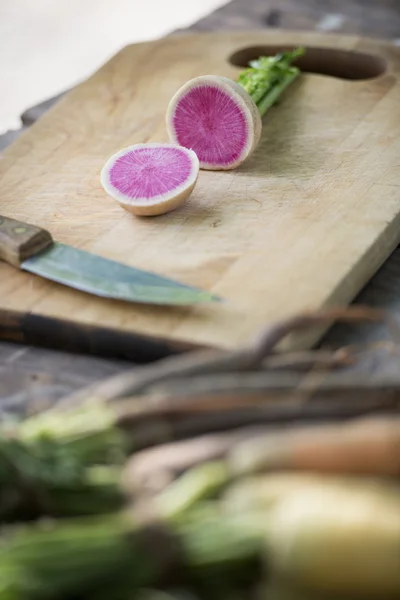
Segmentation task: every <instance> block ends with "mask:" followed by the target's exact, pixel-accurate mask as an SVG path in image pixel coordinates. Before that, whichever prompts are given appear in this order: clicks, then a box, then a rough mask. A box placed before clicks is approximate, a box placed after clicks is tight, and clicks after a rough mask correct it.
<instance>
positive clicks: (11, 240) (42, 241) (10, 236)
mask: <svg viewBox="0 0 400 600" xmlns="http://www.w3.org/2000/svg"><path fill="white" fill-rule="evenodd" d="M52 243H53V238H52V237H51V235H50V233H49V232H48V231H46V230H45V229H41V228H40V227H36V226H35V225H30V224H29V223H22V222H21V221H15V220H14V219H9V218H8V217H2V216H1V215H0V260H2V261H5V262H7V263H9V264H10V265H13V266H14V267H18V268H19V267H20V266H21V263H22V262H23V261H24V260H26V259H27V258H31V257H32V256H35V255H36V254H38V253H39V252H41V251H42V250H44V249H45V248H47V247H48V246H50V245H51V244H52Z"/></svg>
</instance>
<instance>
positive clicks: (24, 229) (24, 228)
mask: <svg viewBox="0 0 400 600" xmlns="http://www.w3.org/2000/svg"><path fill="white" fill-rule="evenodd" d="M14 233H26V227H15V229H14Z"/></svg>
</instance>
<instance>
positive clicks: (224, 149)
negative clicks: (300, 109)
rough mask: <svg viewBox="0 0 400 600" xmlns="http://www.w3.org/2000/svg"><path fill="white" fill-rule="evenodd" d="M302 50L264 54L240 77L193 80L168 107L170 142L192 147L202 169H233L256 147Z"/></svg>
mask: <svg viewBox="0 0 400 600" xmlns="http://www.w3.org/2000/svg"><path fill="white" fill-rule="evenodd" d="M302 53H303V49H301V48H298V49H296V50H294V51H293V52H286V53H282V54H277V55H276V56H272V57H266V56H264V57H260V58H259V59H258V60H256V61H252V62H251V63H250V67H249V68H248V69H245V70H244V71H243V72H242V73H241V74H240V76H239V78H238V80H237V81H234V80H232V79H230V78H228V77H224V76H217V75H200V76H199V77H195V78H193V79H190V80H189V81H187V82H186V83H185V84H184V85H183V86H182V87H181V88H180V89H178V91H177V92H176V93H175V94H174V96H173V97H172V98H171V100H170V102H169V105H168V108H167V114H166V124H167V131H168V134H169V138H170V140H171V141H173V142H175V143H177V144H179V145H181V146H184V147H186V148H191V149H192V150H194V151H195V152H196V154H197V156H198V158H199V162H200V168H202V169H209V170H228V169H235V168H236V167H238V166H239V165H241V164H242V163H243V162H244V161H245V160H246V159H247V158H248V157H249V156H250V155H251V154H252V153H253V151H254V150H255V148H256V147H257V145H258V143H259V141H260V136H261V130H262V117H263V116H264V114H265V112H266V111H267V110H268V109H269V108H270V107H271V106H272V105H273V104H274V103H275V102H276V100H277V99H278V97H279V96H280V95H281V94H282V92H283V91H284V90H285V89H286V87H287V86H288V85H289V84H290V83H291V82H292V81H293V80H294V79H295V78H296V77H297V75H298V74H299V69H298V68H297V67H294V66H292V65H291V62H292V61H293V60H294V59H296V58H297V57H298V56H299V55H300V54H302Z"/></svg>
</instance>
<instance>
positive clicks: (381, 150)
mask: <svg viewBox="0 0 400 600" xmlns="http://www.w3.org/2000/svg"><path fill="white" fill-rule="evenodd" d="M263 44H266V45H275V46H276V45H277V44H278V45H279V44H283V45H287V44H288V45H290V46H292V45H294V44H304V45H306V46H312V47H325V48H338V49H342V50H351V51H355V50H357V51H359V52H364V53H371V54H373V55H377V56H379V57H381V58H383V59H384V60H386V61H387V64H388V67H387V72H386V73H385V74H384V75H382V76H381V77H378V78H374V79H369V80H366V81H357V82H355V81H350V80H346V79H340V78H335V77H326V76H323V75H319V74H315V73H306V74H303V75H302V77H301V78H300V80H299V81H297V82H295V84H293V86H292V88H291V89H290V91H287V92H286V94H285V96H284V97H283V98H282V101H281V102H280V104H279V106H277V107H275V108H274V109H273V110H271V111H270V112H269V113H267V116H266V117H265V119H264V131H263V136H262V140H261V143H260V145H259V148H258V149H257V151H256V152H255V154H254V155H253V157H252V158H251V159H250V160H249V161H247V162H246V163H245V164H244V165H243V166H242V167H241V168H239V169H237V170H236V171H234V172H229V173H215V172H213V173H210V172H202V173H201V176H200V177H199V181H198V184H197V187H196V190H195V192H194V193H193V194H192V196H191V198H190V201H189V202H188V203H187V205H186V206H185V207H184V208H183V209H182V210H178V211H175V212H174V213H170V214H169V215H165V216H162V217H159V218H157V219H153V220H146V219H143V220H139V219H137V218H135V217H132V216H131V215H128V214H126V213H125V211H122V209H121V208H120V207H119V206H118V205H116V203H115V202H114V201H113V200H112V199H111V198H109V197H108V196H107V195H106V194H105V193H104V191H103V190H102V188H101V186H100V184H99V172H100V169H101V167H102V165H103V164H104V162H105V160H106V159H107V158H108V156H110V155H111V154H112V153H113V152H115V151H116V150H118V149H119V148H121V147H124V146H126V145H129V144H131V143H135V142H144V141H163V140H165V139H166V133H165V122H164V120H165V109H166V106H167V104H168V101H169V99H170V98H171V96H172V94H173V93H174V91H175V90H176V89H177V88H178V87H179V86H180V85H182V84H183V83H184V82H185V81H186V80H187V79H189V78H190V77H194V76H196V75H198V74H205V73H219V74H222V75H226V76H230V77H233V78H236V76H237V74H238V72H239V71H238V68H237V67H233V66H232V65H231V64H229V57H230V56H231V55H232V54H233V53H235V52H237V51H238V50H239V49H241V48H246V47H252V46H260V45H263ZM399 75H400V50H398V49H396V48H394V47H392V46H389V45H385V44H384V43H381V42H378V41H373V40H365V39H360V38H357V37H342V36H328V37H327V36H326V35H325V34H309V33H296V34H294V33H293V32H286V33H285V32H270V33H268V34H267V33H264V32H240V33H235V34H234V35H233V34H224V35H222V34H219V35H205V36H204V35H198V36H187V37H184V36H177V37H174V36H172V37H169V38H167V39H164V40H160V41H158V42H154V43H149V44H138V45H134V46H130V47H128V48H126V49H124V50H123V51H122V52H121V53H119V54H118V55H117V56H116V57H114V58H113V59H112V60H111V61H110V62H109V63H108V64H106V65H105V66H104V67H103V68H102V69H101V70H100V71H99V72H98V73H96V74H95V75H94V76H93V77H91V78H90V79H89V80H88V81H86V82H85V83H83V84H82V85H80V86H78V88H76V89H75V90H73V91H72V92H70V93H69V94H68V95H67V96H65V97H64V98H63V99H61V100H60V102H59V103H58V104H57V105H56V106H55V107H54V108H53V109H51V110H50V111H49V112H48V113H47V114H46V115H45V116H44V117H43V118H42V119H41V120H40V121H38V122H37V123H36V124H34V125H33V126H32V127H31V128H30V130H29V131H28V132H27V133H26V134H25V135H24V136H23V137H21V138H20V139H19V140H17V141H16V142H15V143H14V144H13V145H12V146H10V147H9V148H8V149H7V150H6V151H5V153H4V154H3V160H2V161H1V163H0V181H1V185H2V200H1V210H2V212H3V213H4V214H6V215H7V216H10V217H13V218H18V219H21V220H23V219H24V220H29V221H30V222H33V223H35V224H37V225H40V226H41V227H45V228H46V229H48V230H49V231H50V232H51V233H52V235H53V237H54V238H55V239H57V240H58V241H61V242H64V243H69V244H72V245H74V246H77V247H80V248H84V249H86V250H89V251H92V252H96V253H98V254H101V255H104V256H107V257H109V258H112V259H116V260H120V261H123V262H127V263H129V264H132V265H137V266H139V267H141V268H145V269H149V270H154V271H156V272H160V273H163V274H166V275H167V276H171V277H175V278H179V279H180V280H182V281H184V282H186V283H189V284H194V285H198V286H200V287H203V288H206V289H208V290H210V291H213V292H214V293H216V294H218V295H221V296H223V297H224V298H226V300H227V302H226V303H225V304H224V305H222V306H220V307H206V308H196V309H185V310H180V309H176V310H175V309H174V310H166V309H160V310H158V309H153V308H150V307H132V306H126V305H123V304H122V303H115V302H112V301H107V300H104V301H103V300H102V299H97V298H93V297H91V296H88V295H85V294H83V293H80V292H75V291H73V290H66V289H65V288H63V287H62V286H58V285H57V284H52V283H50V282H47V281H42V280H39V279H38V278H37V277H35V276H31V275H29V274H28V275H27V274H23V273H19V272H12V270H11V269H10V268H9V267H8V266H6V265H1V269H0V297H1V301H0V302H1V304H0V306H1V307H2V308H4V309H11V308H12V309H13V310H21V311H33V312H34V313H36V314H39V315H43V316H49V317H56V318H61V317H62V316H63V315H64V314H66V313H67V314H70V315H73V319H74V320H75V321H76V322H80V323H86V324H98V323H101V324H102V325H104V326H107V327H115V328H121V329H122V328H124V329H125V330H127V331H131V332H135V333H144V334H147V335H157V336H162V337H169V338H171V339H176V340H182V341H187V342H195V343H199V344H207V345H216V346H220V347H235V346H238V345H241V344H244V343H247V342H249V341H250V340H251V339H252V338H253V336H255V335H257V333H258V332H259V330H260V328H262V327H264V326H265V325H266V324H268V323H269V322H270V321H272V320H275V319H281V318H285V317H287V316H289V315H291V314H294V313H297V312H299V311H302V310H308V309H315V308H318V307H321V306H327V305H333V304H335V305H337V304H346V303H348V302H350V301H351V300H352V299H353V298H354V296H355V295H356V294H357V293H358V292H359V291H360V290H361V288H362V287H363V286H364V284H365V283H366V282H367V281H368V280H369V279H370V277H371V276H372V275H373V274H374V273H375V271H376V270H377V269H378V268H379V267H380V266H381V264H382V263H383V261H384V260H385V259H386V258H387V257H388V256H389V254H390V253H391V252H392V251H393V250H394V248H395V247H396V245H397V243H398V242H399V238H400V233H399V231H400V229H399V223H400V197H399V187H398V183H397V176H398V173H399V165H400V137H399V133H400V112H399V110H398V108H399V103H398V98H399V91H400V84H399ZM133 82H134V83H133ZM27 173H29V176H27V175H26V174H27ZM27 290H29V294H27ZM314 341H315V340H314V339H313V340H311V339H307V340H304V339H301V340H298V341H295V340H293V341H292V344H293V345H297V346H306V345H309V344H310V343H313V342H314Z"/></svg>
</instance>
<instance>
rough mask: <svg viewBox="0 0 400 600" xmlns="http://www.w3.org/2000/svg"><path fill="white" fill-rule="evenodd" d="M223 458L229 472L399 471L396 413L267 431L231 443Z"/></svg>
mask: <svg viewBox="0 0 400 600" xmlns="http://www.w3.org/2000/svg"><path fill="white" fill-rule="evenodd" d="M228 460H229V467H230V470H231V472H232V474H233V475H234V476H241V475H244V474H251V473H257V472H263V471H266V472H267V471H276V470H299V471H312V472H320V473H338V474H340V473H343V474H346V473H347V474H354V475H382V476H388V477H399V476H400V417H396V416H393V417H366V418H365V417H364V418H360V419H356V420H354V421H353V420H351V421H349V422H348V423H345V424H343V423H339V424H337V423H335V424H324V425H318V426H312V427H298V428H292V429H288V430H284V431H280V432H276V433H274V432H268V433H265V434H263V435H260V436H256V437H254V438H253V439H248V440H243V441H242V442H239V443H238V444H236V446H234V447H233V449H232V450H231V452H230V453H229V459H228Z"/></svg>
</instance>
